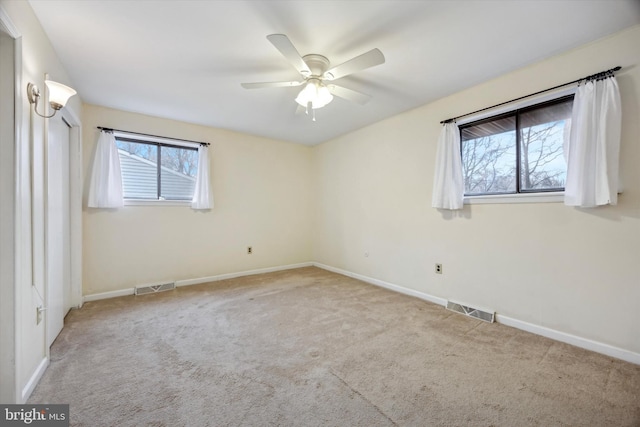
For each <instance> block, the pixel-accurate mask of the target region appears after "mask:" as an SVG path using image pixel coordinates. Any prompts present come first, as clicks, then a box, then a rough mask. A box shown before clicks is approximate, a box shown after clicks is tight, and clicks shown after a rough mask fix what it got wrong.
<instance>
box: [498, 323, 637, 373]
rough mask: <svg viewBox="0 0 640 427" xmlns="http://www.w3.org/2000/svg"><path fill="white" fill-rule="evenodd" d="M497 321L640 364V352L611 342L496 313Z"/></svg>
mask: <svg viewBox="0 0 640 427" xmlns="http://www.w3.org/2000/svg"><path fill="white" fill-rule="evenodd" d="M496 322H498V323H502V324H503V325H506V326H511V327H514V328H516V329H521V330H523V331H527V332H531V333H532V334H536V335H541V336H543V337H547V338H551V339H552V340H555V341H560V342H563V343H566V344H571V345H574V346H576V347H580V348H584V349H586V350H590V351H594V352H596V353H600V354H604V355H607V356H611V357H614V358H616V359H620V360H624V361H625V362H630V363H635V364H636V365H640V354H638V353H634V352H632V351H629V350H625V349H622V348H618V347H614V346H612V345H609V344H604V343H601V342H598V341H593V340H590V339H587V338H582V337H579V336H576V335H571V334H567V333H565V332H560V331H557V330H555V329H550V328H546V327H544V326H540V325H534V324H533V323H528V322H524V321H522V320H518V319H514V318H511V317H507V316H502V315H500V314H496Z"/></svg>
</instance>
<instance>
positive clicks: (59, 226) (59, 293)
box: [47, 113, 71, 346]
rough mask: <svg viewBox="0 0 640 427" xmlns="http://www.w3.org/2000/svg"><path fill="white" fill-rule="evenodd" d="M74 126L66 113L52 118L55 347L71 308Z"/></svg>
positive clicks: (50, 330)
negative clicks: (71, 131) (71, 209)
mask: <svg viewBox="0 0 640 427" xmlns="http://www.w3.org/2000/svg"><path fill="white" fill-rule="evenodd" d="M69 131H70V127H69V125H68V124H67V123H66V122H65V121H64V119H63V114H60V113H58V114H56V115H55V116H54V117H53V118H51V119H49V138H48V139H49V145H48V148H47V149H48V153H47V158H48V161H47V345H49V346H51V344H53V341H54V340H55V339H56V337H57V336H58V334H59V333H60V331H61V330H62V326H63V324H64V316H65V315H66V314H67V312H68V311H69V309H70V308H71V234H70V233H71V227H70V209H69V203H70V197H69V188H70V182H69V144H70V132H69Z"/></svg>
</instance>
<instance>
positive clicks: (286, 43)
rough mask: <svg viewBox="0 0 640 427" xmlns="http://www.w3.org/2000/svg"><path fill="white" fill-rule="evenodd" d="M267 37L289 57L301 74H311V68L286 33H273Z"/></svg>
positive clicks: (288, 59)
mask: <svg viewBox="0 0 640 427" xmlns="http://www.w3.org/2000/svg"><path fill="white" fill-rule="evenodd" d="M267 39H268V40H269V41H270V42H271V44H272V45H274V46H275V48H276V49H278V50H279V51H280V53H281V54H283V55H284V57H285V58H287V61H289V63H291V65H293V67H294V68H295V69H296V70H298V72H299V73H300V74H302V75H303V76H305V77H307V76H310V75H311V70H310V69H309V67H308V66H307V63H306V62H304V60H303V59H302V56H300V54H299V53H298V51H297V50H296V48H295V46H294V45H293V43H291V40H289V37H287V36H285V35H284V34H271V35H268V36H267Z"/></svg>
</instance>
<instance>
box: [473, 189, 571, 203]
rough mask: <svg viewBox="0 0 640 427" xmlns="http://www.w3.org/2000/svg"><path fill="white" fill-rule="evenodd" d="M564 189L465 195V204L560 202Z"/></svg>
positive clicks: (562, 199)
mask: <svg viewBox="0 0 640 427" xmlns="http://www.w3.org/2000/svg"><path fill="white" fill-rule="evenodd" d="M563 201H564V191H554V192H549V193H520V194H491V195H486V196H465V198H464V204H465V205H483V204H499V203H562V202H563Z"/></svg>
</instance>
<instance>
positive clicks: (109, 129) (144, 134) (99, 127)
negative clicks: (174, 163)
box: [98, 126, 210, 147]
mask: <svg viewBox="0 0 640 427" xmlns="http://www.w3.org/2000/svg"><path fill="white" fill-rule="evenodd" d="M98 129H100V130H103V131H105V132H123V133H130V134H132V135H141V136H150V137H152V138H162V139H173V140H175V141H182V142H192V143H194V144H200V145H204V146H207V147H208V146H209V145H210V144H209V143H208V142H201V141H191V140H190V139H181V138H171V137H167V136H159V135H151V134H148V133H140V132H131V131H128V130H122V129H113V128H105V127H102V126H98Z"/></svg>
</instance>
